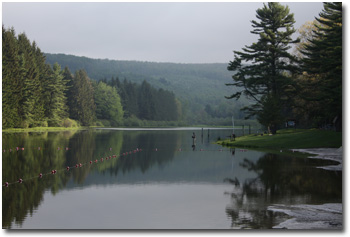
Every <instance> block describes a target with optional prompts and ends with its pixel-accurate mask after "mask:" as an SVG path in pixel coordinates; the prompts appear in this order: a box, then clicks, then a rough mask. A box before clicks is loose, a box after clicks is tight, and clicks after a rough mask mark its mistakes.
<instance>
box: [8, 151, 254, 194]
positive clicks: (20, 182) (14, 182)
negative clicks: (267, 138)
mask: <svg viewBox="0 0 350 237" xmlns="http://www.w3.org/2000/svg"><path fill="white" fill-rule="evenodd" d="M16 150H17V149H16ZM19 150H24V148H21V149H18V150H17V151H19ZM39 150H40V149H39ZM58 150H60V149H58ZM66 150H69V148H66ZM109 150H110V151H112V148H109ZM9 151H10V152H11V149H9ZM141 151H143V150H142V149H139V148H136V149H134V150H131V151H127V152H123V153H121V154H119V155H109V156H106V157H102V158H100V159H95V160H91V161H89V162H86V163H78V164H76V165H74V166H67V167H66V168H64V169H60V170H56V169H53V170H51V171H49V172H46V173H39V174H38V175H37V176H34V177H30V178H26V179H23V178H19V179H18V180H17V181H13V182H5V183H4V184H3V187H9V186H10V185H13V184H22V183H23V182H24V181H28V180H32V179H35V178H39V179H42V178H43V177H44V176H47V175H55V174H57V172H61V171H65V172H68V171H70V170H71V169H74V168H76V169H77V168H81V167H83V166H85V165H92V164H94V163H95V164H97V163H99V162H100V163H102V162H104V161H108V160H111V159H115V158H118V157H124V156H127V155H131V154H135V153H138V152H141ZM152 151H155V152H158V151H159V149H158V148H155V149H152ZM176 151H179V152H182V151H200V152H204V151H209V152H213V151H216V152H217V151H219V152H223V151H230V150H227V149H217V150H206V149H199V150H193V149H191V150H188V149H185V150H184V149H182V148H179V149H177V150H176ZM238 151H240V152H246V151H248V150H247V149H239V150H238ZM4 152H5V150H4Z"/></svg>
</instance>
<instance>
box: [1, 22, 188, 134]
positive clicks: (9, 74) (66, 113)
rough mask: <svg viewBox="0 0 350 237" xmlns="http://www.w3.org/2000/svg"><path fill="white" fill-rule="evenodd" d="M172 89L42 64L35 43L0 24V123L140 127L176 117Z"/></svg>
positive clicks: (5, 125) (6, 125)
mask: <svg viewBox="0 0 350 237" xmlns="http://www.w3.org/2000/svg"><path fill="white" fill-rule="evenodd" d="M180 107H181V104H180V102H179V101H178V100H176V98H175V95H174V94H173V93H172V92H169V91H167V90H163V89H155V88H154V87H152V86H151V85H150V84H149V83H147V82H146V81H144V82H143V83H142V84H140V85H138V84H136V83H131V82H129V81H126V80H124V82H123V83H120V82H119V81H118V80H114V79H113V80H111V81H109V82H107V81H106V80H104V81H98V82H97V81H95V80H91V79H90V78H89V76H88V74H87V73H86V71H85V70H84V69H78V70H76V71H75V73H72V72H71V71H70V69H69V68H68V67H65V68H64V69H62V68H61V66H60V65H59V64H58V63H54V64H53V65H50V64H48V63H46V58H45V55H44V54H43V53H42V52H41V50H40V48H39V47H38V46H37V45H36V43H35V42H30V40H29V39H28V38H27V36H26V35H25V34H24V33H22V34H19V35H18V36H16V33H15V30H14V29H13V28H12V29H5V28H4V26H3V27H2V115H3V116H2V127H3V128H4V129H6V128H29V127H48V126H49V127H76V126H93V125H100V126H101V125H103V126H124V125H125V126H140V125H147V123H146V122H144V120H146V121H166V122H169V121H172V122H173V125H176V124H175V123H176V122H177V121H178V120H179V118H180V117H181V109H179V108H180Z"/></svg>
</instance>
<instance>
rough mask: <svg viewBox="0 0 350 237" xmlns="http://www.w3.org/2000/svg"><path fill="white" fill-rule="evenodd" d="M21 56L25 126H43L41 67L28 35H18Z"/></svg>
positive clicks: (34, 47) (22, 103) (22, 104)
mask: <svg viewBox="0 0 350 237" xmlns="http://www.w3.org/2000/svg"><path fill="white" fill-rule="evenodd" d="M18 45H19V56H20V59H21V63H20V65H21V67H20V70H21V73H20V75H19V76H20V77H21V80H22V83H23V97H22V101H21V106H22V116H23V125H22V126H23V127H35V126H41V125H42V122H43V121H44V117H45V114H44V102H43V100H42V99H41V95H42V85H41V83H40V73H41V72H40V68H39V67H38V66H37V63H36V60H35V57H36V55H35V49H36V45H35V43H33V44H31V43H30V41H29V39H28V38H27V36H26V35H25V34H24V33H22V34H20V35H19V36H18Z"/></svg>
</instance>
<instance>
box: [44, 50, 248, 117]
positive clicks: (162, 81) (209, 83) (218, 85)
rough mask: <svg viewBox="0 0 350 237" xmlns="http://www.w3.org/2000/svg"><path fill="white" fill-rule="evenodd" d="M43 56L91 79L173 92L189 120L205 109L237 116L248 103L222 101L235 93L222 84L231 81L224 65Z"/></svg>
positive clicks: (50, 62)
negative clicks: (142, 84) (145, 83)
mask: <svg viewBox="0 0 350 237" xmlns="http://www.w3.org/2000/svg"><path fill="white" fill-rule="evenodd" d="M45 56H46V62H47V63H49V64H51V65H52V64H54V63H55V62H57V63H58V64H60V65H61V67H62V68H64V67H66V66H67V67H68V68H69V69H70V71H71V72H72V73H74V72H75V71H76V70H79V69H84V70H85V71H86V72H87V74H88V76H89V77H90V78H91V79H93V80H101V79H107V80H110V79H111V78H112V77H113V78H116V77H118V78H119V80H121V81H123V80H124V79H127V80H128V81H131V82H135V83H142V81H143V80H146V81H147V82H149V83H150V84H151V85H152V86H154V87H156V88H163V89H166V90H169V91H173V92H174V94H175V96H176V97H177V98H178V99H179V100H180V101H181V102H182V104H183V106H185V107H186V109H187V111H188V114H189V116H190V117H191V116H192V115H191V113H197V116H201V117H203V111H204V109H205V108H206V107H208V106H210V107H211V109H215V108H219V107H220V111H222V110H225V111H227V112H225V113H228V112H230V111H233V112H231V113H235V114H240V115H241V112H239V109H240V108H241V107H242V106H243V105H244V104H246V103H248V102H247V100H244V99H243V100H240V101H238V102H237V101H235V100H227V99H225V96H229V95H231V94H233V93H235V92H236V89H235V88H233V87H228V86H226V85H225V84H226V83H231V82H232V78H231V75H232V72H229V71H228V70H227V66H228V63H227V64H226V63H191V64H189V63H183V64H182V63H166V62H143V61H126V60H110V59H92V58H88V57H83V56H74V55H66V54H49V53H45ZM200 113H202V114H200ZM242 116H243V115H242ZM236 117H237V119H238V116H236Z"/></svg>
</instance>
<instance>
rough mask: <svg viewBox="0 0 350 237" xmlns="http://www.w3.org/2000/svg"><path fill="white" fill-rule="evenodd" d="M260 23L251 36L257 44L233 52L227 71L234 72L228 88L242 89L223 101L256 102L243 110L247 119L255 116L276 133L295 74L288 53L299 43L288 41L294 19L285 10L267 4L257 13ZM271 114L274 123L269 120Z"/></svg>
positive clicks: (293, 30) (294, 60)
mask: <svg viewBox="0 0 350 237" xmlns="http://www.w3.org/2000/svg"><path fill="white" fill-rule="evenodd" d="M256 17H257V18H258V20H259V21H255V20H253V21H252V27H253V28H254V29H253V30H252V31H251V33H252V34H257V35H258V36H259V39H258V42H256V43H253V44H252V45H250V46H245V48H243V49H242V50H243V51H242V52H240V51H234V53H235V55H234V60H233V61H231V62H230V63H229V66H228V70H230V71H234V75H233V76H232V78H233V80H234V83H230V84H227V85H228V86H237V87H239V88H241V90H240V91H238V92H237V93H235V94H233V95H231V96H229V97H226V98H228V99H232V98H236V99H239V98H240V96H241V95H242V94H243V95H245V96H247V97H248V98H251V99H253V101H255V103H254V104H252V105H251V106H247V107H245V108H243V109H244V110H245V111H246V112H247V114H248V117H251V116H254V115H256V116H257V119H258V120H259V122H260V123H261V124H263V125H265V126H266V127H269V128H270V129H271V132H272V133H275V132H276V130H277V127H278V126H279V124H280V123H282V122H283V114H282V111H284V110H285V107H286V102H287V101H288V99H289V98H288V94H287V93H286V88H288V87H289V86H290V85H291V84H292V80H291V77H290V75H291V73H293V72H295V71H297V67H296V66H295V65H294V64H293V63H294V62H296V58H295V57H294V56H292V55H291V54H290V53H288V50H289V49H290V48H291V46H290V45H291V44H293V43H296V42H298V40H293V39H292V38H291V36H292V34H293V33H294V32H295V29H294V28H293V24H294V23H295V21H294V15H293V14H291V13H290V12H289V7H288V6H283V5H281V4H280V3H277V2H269V3H268V4H267V5H266V4H264V7H263V8H261V9H258V10H257V11H256ZM270 114H274V115H275V118H279V119H278V120H276V119H273V120H271V119H269V117H270V116H269V115H270Z"/></svg>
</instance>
